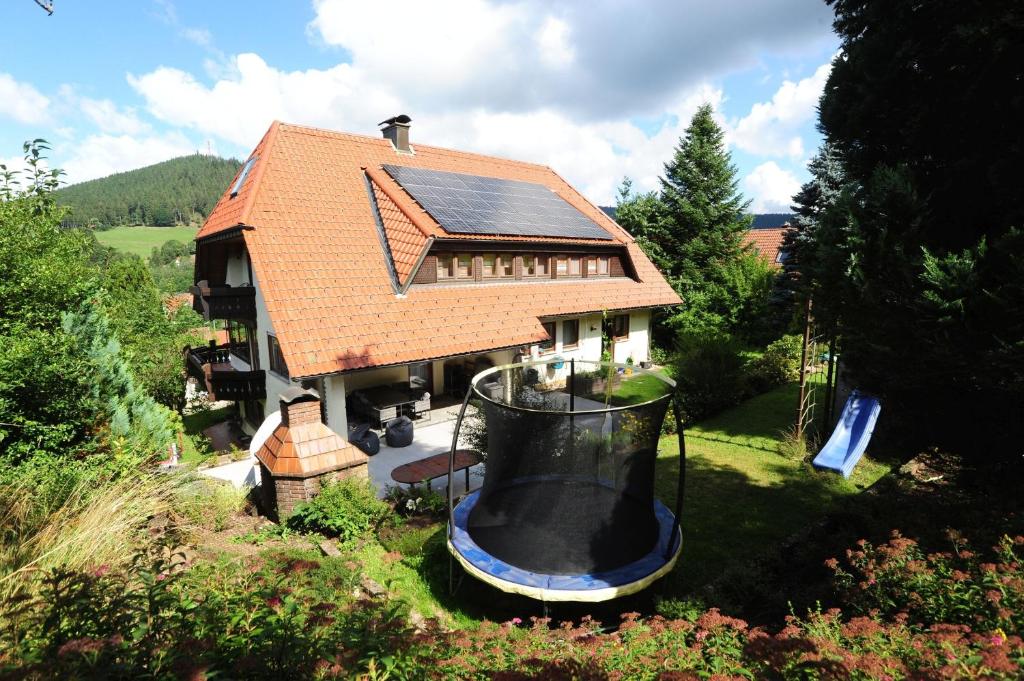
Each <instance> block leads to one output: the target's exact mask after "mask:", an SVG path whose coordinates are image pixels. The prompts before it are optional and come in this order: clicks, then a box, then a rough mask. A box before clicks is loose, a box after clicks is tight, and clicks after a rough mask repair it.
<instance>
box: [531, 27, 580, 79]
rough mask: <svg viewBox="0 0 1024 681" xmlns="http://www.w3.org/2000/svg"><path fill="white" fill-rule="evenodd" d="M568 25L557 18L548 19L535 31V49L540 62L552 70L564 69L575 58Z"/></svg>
mask: <svg viewBox="0 0 1024 681" xmlns="http://www.w3.org/2000/svg"><path fill="white" fill-rule="evenodd" d="M570 31H571V29H570V28H569V24H567V23H565V21H563V20H562V19H559V18H557V17H548V18H546V19H545V20H544V23H543V24H541V27H540V29H539V30H538V31H537V38H536V40H537V49H538V50H539V51H540V59H541V62H543V63H544V64H546V65H547V66H550V67H552V68H556V69H560V68H565V67H567V66H569V65H570V64H572V62H573V60H575V58H576V51H575V50H574V49H573V46H572V42H571V40H570V38H569V34H570Z"/></svg>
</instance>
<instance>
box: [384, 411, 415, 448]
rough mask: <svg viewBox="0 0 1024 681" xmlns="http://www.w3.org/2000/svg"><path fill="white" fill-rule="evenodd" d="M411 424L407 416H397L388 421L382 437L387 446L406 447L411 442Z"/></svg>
mask: <svg viewBox="0 0 1024 681" xmlns="http://www.w3.org/2000/svg"><path fill="white" fill-rule="evenodd" d="M412 436H413V425H412V419H410V418H409V417H408V416H399V417H398V418H396V419H393V420H391V421H389V422H388V425H387V427H386V428H385V429H384V439H385V441H387V443H388V447H408V446H409V445H411V444H412Z"/></svg>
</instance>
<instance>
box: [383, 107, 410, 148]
mask: <svg viewBox="0 0 1024 681" xmlns="http://www.w3.org/2000/svg"><path fill="white" fill-rule="evenodd" d="M410 123H412V119H411V118H409V117H408V116H406V115H405V114H400V115H398V116H393V117H392V118H389V119H387V120H386V121H381V122H380V123H378V124H377V125H383V126H384V127H383V128H381V132H382V133H384V139H387V140H391V144H393V145H395V150H396V151H399V152H404V153H410V152H412V149H411V148H410V147H409V124H410Z"/></svg>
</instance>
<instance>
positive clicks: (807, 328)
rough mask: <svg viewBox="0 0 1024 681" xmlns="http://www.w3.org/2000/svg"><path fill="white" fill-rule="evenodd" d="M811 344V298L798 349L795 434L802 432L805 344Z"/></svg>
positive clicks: (805, 311)
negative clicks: (798, 380) (798, 384)
mask: <svg viewBox="0 0 1024 681" xmlns="http://www.w3.org/2000/svg"><path fill="white" fill-rule="evenodd" d="M810 344H811V299H810V297H808V298H807V305H806V306H805V307H804V343H803V347H802V348H801V349H800V395H799V398H798V400H797V403H796V436H797V437H798V438H799V437H802V436H803V434H804V397H805V394H806V391H807V346H809V345H810Z"/></svg>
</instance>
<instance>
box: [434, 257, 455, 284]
mask: <svg viewBox="0 0 1024 681" xmlns="http://www.w3.org/2000/svg"><path fill="white" fill-rule="evenodd" d="M454 277H455V258H454V257H453V256H451V255H439V256H437V278H438V279H452V278H454Z"/></svg>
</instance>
